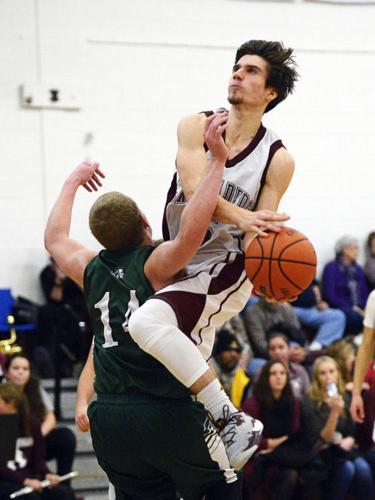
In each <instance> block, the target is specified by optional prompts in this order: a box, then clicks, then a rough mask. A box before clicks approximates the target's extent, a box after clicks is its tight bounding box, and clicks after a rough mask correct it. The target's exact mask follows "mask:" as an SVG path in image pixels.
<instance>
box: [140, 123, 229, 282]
mask: <svg viewBox="0 0 375 500" xmlns="http://www.w3.org/2000/svg"><path fill="white" fill-rule="evenodd" d="M226 125H227V115H226V114H215V115H212V116H210V117H209V118H208V119H207V121H206V122H205V132H204V136H205V141H206V143H207V145H208V147H209V148H210V151H211V159H210V161H208V162H206V165H205V168H204V171H203V175H202V178H201V180H200V182H199V184H198V187H197V189H196V190H195V192H194V194H193V196H192V197H191V198H190V200H189V202H188V203H187V205H186V207H185V209H184V211H183V214H182V218H181V224H180V229H179V232H178V234H177V236H176V238H175V239H174V240H171V241H167V242H164V243H162V244H161V245H159V246H158V247H157V248H156V249H155V250H154V252H153V253H152V254H151V256H150V258H149V259H148V260H147V262H146V265H145V274H146V276H147V277H148V279H149V280H150V282H151V283H152V285H153V287H154V288H155V289H156V290H158V289H160V288H161V287H163V286H165V285H166V284H168V283H170V281H171V280H172V279H173V278H174V277H175V275H176V274H177V273H178V272H179V271H181V269H183V268H184V267H185V266H186V265H187V264H188V262H189V261H190V260H191V258H192V257H193V256H194V255H195V253H196V251H197V250H198V248H199V246H200V245H201V243H202V241H203V238H204V236H205V234H206V231H207V227H208V224H209V222H210V220H211V218H212V215H213V212H214V209H215V206H216V204H217V199H218V195H219V189H220V185H221V180H222V177H223V169H224V165H225V161H226V159H227V156H228V150H227V147H226V145H225V143H224V140H223V138H222V133H223V131H224V130H225V128H226Z"/></svg>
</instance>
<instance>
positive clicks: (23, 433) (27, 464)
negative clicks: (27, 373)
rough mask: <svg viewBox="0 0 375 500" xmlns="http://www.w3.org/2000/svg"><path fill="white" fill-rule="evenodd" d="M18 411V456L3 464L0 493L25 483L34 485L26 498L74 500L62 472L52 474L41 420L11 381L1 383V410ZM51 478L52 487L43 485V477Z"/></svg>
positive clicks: (7, 491) (8, 491) (4, 411)
mask: <svg viewBox="0 0 375 500" xmlns="http://www.w3.org/2000/svg"><path fill="white" fill-rule="evenodd" d="M5 413H17V414H18V415H19V439H18V440H17V448H16V456H15V457H14V460H12V461H8V462H7V464H6V465H4V464H3V465H0V497H1V498H9V496H10V494H11V493H13V492H15V491H18V490H20V489H21V488H23V487H25V486H30V487H31V488H33V490H34V491H33V492H32V493H30V494H29V495H28V496H27V498H29V499H30V500H39V499H46V500H72V499H73V498H74V497H73V493H72V491H71V490H70V489H69V488H67V487H66V485H64V484H59V483H60V476H58V475H56V474H51V473H50V471H49V470H48V467H47V464H46V462H45V450H44V440H43V437H42V435H41V432H40V427H39V423H38V422H37V421H36V420H35V419H33V418H32V417H31V415H30V413H29V411H28V405H27V402H26V399H25V397H24V395H23V394H22V393H21V392H20V391H19V390H18V389H17V388H16V386H15V385H13V384H12V383H9V382H8V383H5V384H0V414H5ZM44 479H48V480H49V481H51V485H52V486H53V487H52V488H45V489H42V487H41V484H40V482H41V480H44Z"/></svg>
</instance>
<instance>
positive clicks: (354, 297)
mask: <svg viewBox="0 0 375 500" xmlns="http://www.w3.org/2000/svg"><path fill="white" fill-rule="evenodd" d="M335 252H336V259H335V260H334V261H332V262H329V263H328V264H327V265H326V266H325V268H324V271H323V277H322V290H323V297H324V300H326V301H327V302H328V304H329V306H330V307H335V308H338V309H341V311H343V313H344V314H345V316H346V328H345V334H353V335H356V334H358V333H359V332H361V331H362V322H363V315H364V307H365V305H366V300H367V296H368V286H367V281H366V277H365V273H364V272H363V269H362V268H361V266H359V265H358V264H357V262H356V260H357V257H358V252H359V245H358V241H357V240H356V239H355V238H352V237H351V236H343V237H342V238H340V239H339V240H338V241H337V243H336V245H335Z"/></svg>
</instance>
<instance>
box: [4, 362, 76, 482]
mask: <svg viewBox="0 0 375 500" xmlns="http://www.w3.org/2000/svg"><path fill="white" fill-rule="evenodd" d="M5 377H6V379H7V380H8V381H9V382H12V383H13V384H14V385H15V386H16V387H17V388H18V389H19V390H20V391H22V393H23V394H24V395H25V396H26V399H27V402H28V404H29V407H30V413H31V415H32V417H33V418H36V419H37V420H38V421H39V424H40V430H41V433H42V435H43V436H44V438H45V443H46V451H47V460H51V459H56V462H57V473H58V474H59V475H60V476H62V475H64V474H67V473H68V472H71V470H72V465H73V460H74V455H75V449H76V438H75V435H74V434H73V432H72V431H71V430H70V429H68V428H67V427H60V426H59V427H56V417H55V414H54V412H53V405H52V401H51V399H50V398H49V396H48V394H47V393H46V391H45V390H44V389H43V387H42V386H41V385H40V381H39V379H38V378H36V377H35V376H33V375H31V371H30V361H29V359H28V358H27V357H26V356H25V355H23V354H14V355H13V356H10V357H8V358H7V359H6V362H5Z"/></svg>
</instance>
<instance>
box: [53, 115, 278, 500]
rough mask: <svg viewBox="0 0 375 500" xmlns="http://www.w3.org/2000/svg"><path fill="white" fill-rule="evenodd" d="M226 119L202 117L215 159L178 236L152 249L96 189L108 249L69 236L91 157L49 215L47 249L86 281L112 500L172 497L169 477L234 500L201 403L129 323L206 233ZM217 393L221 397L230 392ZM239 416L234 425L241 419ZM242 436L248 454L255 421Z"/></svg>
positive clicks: (136, 224) (92, 179) (98, 224)
mask: <svg viewBox="0 0 375 500" xmlns="http://www.w3.org/2000/svg"><path fill="white" fill-rule="evenodd" d="M225 126H226V116H225V115H213V116H212V118H210V120H208V122H207V127H206V132H205V135H206V142H207V144H208V146H209V148H210V150H211V154H212V159H211V161H209V162H208V164H207V168H206V171H205V175H204V176H203V178H202V181H201V183H200V186H199V188H198V189H197V192H196V195H194V196H193V197H192V199H191V201H190V202H189V204H188V206H187V207H186V208H185V211H184V216H183V223H182V224H181V229H180V232H179V234H178V236H177V238H176V239H175V240H173V241H170V242H167V243H163V244H161V245H160V246H158V247H157V248H156V249H155V248H154V247H153V246H152V240H151V230H150V227H149V225H148V222H147V220H146V218H145V217H144V215H143V214H141V212H140V211H139V209H138V207H137V206H136V205H135V203H134V202H133V201H132V200H130V199H129V198H127V197H125V196H123V195H121V194H120V193H108V194H107V195H104V196H102V197H100V198H99V199H98V200H97V202H96V203H95V204H94V206H93V207H92V209H91V212H90V228H91V230H92V232H93V234H94V235H95V236H96V238H97V239H98V241H99V242H100V243H102V244H103V246H105V248H106V250H104V251H102V252H100V254H99V255H96V253H95V252H91V251H90V250H88V249H87V248H85V247H84V246H83V245H81V244H80V243H78V242H76V241H74V240H72V239H71V238H70V237H69V228H70V220H71V213H72V207H73V202H74V198H75V194H76V191H77V189H78V187H79V186H80V185H83V186H84V187H86V188H87V189H88V190H92V189H95V190H96V189H97V186H100V185H101V182H100V179H99V176H102V173H101V171H100V169H99V168H98V165H97V164H87V163H84V164H81V165H80V166H79V167H78V168H77V169H76V170H75V171H74V172H73V173H72V174H71V175H70V176H69V177H68V179H67V180H66V182H65V184H64V187H63V189H62V192H61V193H60V195H59V197H58V199H57V201H56V203H55V205H54V207H53V209H52V211H51V214H50V217H49V220H48V223H47V227H46V231H45V244H46V248H47V250H48V251H49V252H50V254H51V255H52V256H53V258H54V259H55V261H56V262H57V264H58V266H59V267H60V268H61V269H62V270H63V271H64V272H65V274H66V275H68V276H69V277H71V278H72V279H73V280H75V281H76V282H77V283H78V284H79V285H80V286H83V287H84V291H85V295H86V299H87V303H88V307H89V312H90V315H91V317H92V320H93V324H94V333H95V341H94V363H95V374H96V379H95V390H96V392H97V394H98V401H97V403H95V404H93V405H92V406H91V407H90V412H89V416H90V423H91V432H92V437H93V443H94V448H95V450H96V453H97V456H98V460H99V463H100V464H101V465H102V467H103V468H104V470H105V471H106V472H107V474H108V477H109V479H110V481H111V482H112V483H113V484H114V485H115V487H116V491H117V496H118V498H126V499H159V498H160V499H163V500H167V499H169V498H171V499H172V498H175V493H174V492H175V488H176V485H177V488H178V489H179V491H180V492H181V493H182V495H183V497H184V499H185V500H188V499H198V498H201V497H202V495H203V494H207V495H208V496H207V498H210V497H211V498H214V499H215V500H219V499H220V498H225V499H226V500H229V499H231V498H238V484H237V481H236V475H235V473H234V471H233V469H231V468H230V466H229V463H228V459H227V457H226V454H225V450H224V446H223V444H222V442H221V440H220V438H219V437H218V435H217V434H216V432H215V431H214V429H213V428H212V427H211V425H210V422H209V420H208V419H207V418H206V413H205V411H204V409H203V407H202V406H201V405H200V404H199V403H194V402H192V400H191V398H190V391H189V390H187V388H186V387H184V386H183V385H181V384H180V383H179V382H178V381H177V380H176V379H175V378H174V377H173V376H172V375H171V374H170V373H169V372H168V371H167V370H166V368H164V367H163V366H162V365H161V364H159V362H158V361H156V360H155V359H154V358H152V357H150V356H149V355H147V354H146V353H144V352H143V351H141V350H140V349H139V348H138V346H137V345H136V344H135V343H134V342H133V340H132V339H131V337H130V336H129V335H128V330H127V324H128V319H129V316H130V314H131V312H132V311H134V310H135V309H137V307H139V306H140V305H141V304H142V303H144V301H145V300H146V299H147V298H148V297H149V296H150V295H151V294H153V293H154V290H158V289H160V288H161V287H162V286H164V285H165V284H167V283H169V282H170V281H172V280H173V279H174V278H175V276H176V274H177V273H178V272H179V271H180V270H181V269H183V267H184V266H185V264H186V263H187V262H188V261H189V260H190V259H191V257H192V255H193V254H194V252H195V250H196V249H197V248H198V246H199V244H200V242H201V241H202V239H203V236H204V234H205V230H206V228H207V225H208V222H209V220H210V217H211V215H212V213H213V210H214V208H215V206H216V202H217V196H218V191H219V185H220V181H221V176H222V171H223V165H224V162H225V160H226V156H227V150H226V147H225V145H224V142H223V140H222V138H221V134H222V132H223V131H224V129H225ZM272 220H278V219H277V216H276V219H275V218H273V219H272ZM259 224H260V225H261V224H262V225H265V224H266V223H265V222H262V223H259ZM187 342H188V347H189V348H190V347H191V346H193V344H192V343H191V342H190V341H187ZM193 347H194V346H193ZM178 354H179V353H176V355H178ZM198 354H199V353H198ZM198 354H197V355H198ZM181 362H183V360H181ZM202 363H203V364H204V363H205V362H204V359H203V357H202ZM202 374H203V375H202V377H203V379H204V377H205V376H206V377H207V378H208V379H210V376H211V377H212V375H211V373H210V372H208V371H207V366H206V365H204V369H202ZM201 382H202V381H201ZM221 393H222V396H221V398H222V402H224V403H225V398H226V400H227V399H228V398H227V397H226V396H225V395H224V391H221ZM241 418H242V416H241V415H238V419H237V420H238V422H237V424H236V425H238V426H241V425H242V422H241ZM248 418H249V417H248ZM250 420H251V419H250ZM245 424H246V425H247V426H248V424H249V422H246V423H245ZM246 425H245V426H246ZM232 426H233V425H232ZM250 427H251V426H250ZM260 428H261V427H260ZM228 431H229V432H231V431H230V429H229V430H228ZM249 434H251V436H250V437H251V438H252V440H250V441H251V442H249V439H248V440H247V441H248V442H247V448H248V449H249V453H250V455H251V453H253V451H254V449H255V448H256V442H257V441H258V439H259V437H260V436H259V432H258V434H256V433H254V432H252V429H251V430H250V432H249ZM216 485H217V487H218V488H216ZM213 490H215V491H213Z"/></svg>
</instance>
